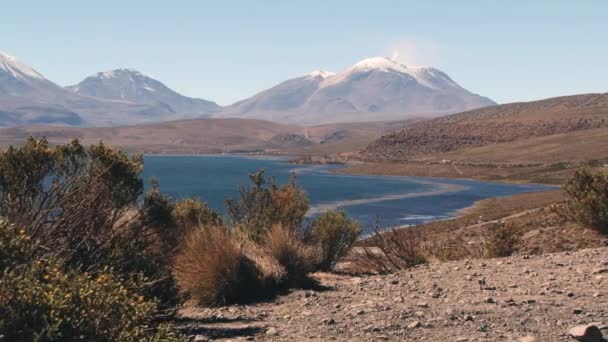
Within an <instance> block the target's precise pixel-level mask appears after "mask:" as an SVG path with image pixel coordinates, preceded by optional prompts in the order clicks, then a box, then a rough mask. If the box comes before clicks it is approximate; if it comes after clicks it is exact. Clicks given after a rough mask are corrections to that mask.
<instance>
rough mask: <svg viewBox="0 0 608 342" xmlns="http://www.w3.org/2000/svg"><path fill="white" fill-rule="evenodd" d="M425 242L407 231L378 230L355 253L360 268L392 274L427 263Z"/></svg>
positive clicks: (414, 233) (417, 235)
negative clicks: (424, 249) (424, 252)
mask: <svg viewBox="0 0 608 342" xmlns="http://www.w3.org/2000/svg"><path fill="white" fill-rule="evenodd" d="M422 250H423V240H422V239H421V237H420V235H419V234H418V233H416V232H413V231H410V230H407V229H391V230H387V231H379V230H377V231H376V232H375V233H374V234H373V235H372V236H370V237H369V238H367V239H366V240H365V241H364V242H363V246H361V247H360V248H358V249H357V253H355V263H356V264H357V266H358V268H360V269H364V270H369V271H372V272H375V273H381V274H382V273H391V272H394V271H398V270H403V269H408V268H410V267H413V266H416V265H419V264H423V263H426V262H427V260H426V258H425V257H424V255H423V252H422Z"/></svg>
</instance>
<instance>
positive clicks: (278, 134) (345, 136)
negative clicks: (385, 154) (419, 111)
mask: <svg viewBox="0 0 608 342" xmlns="http://www.w3.org/2000/svg"><path fill="white" fill-rule="evenodd" d="M406 124H407V122H374V123H343V124H329V125H321V126H312V127H307V126H296V125H285V124H278V123H274V122H269V121H263V120H253V119H196V120H182V121H172V122H165V123H158V124H146V125H138V126H121V127H103V128H80V127H58V126H26V127H17V128H5V129H0V146H7V145H11V144H21V143H23V142H24V141H25V140H26V139H27V138H28V137H29V136H36V137H42V136H44V137H47V139H48V140H49V142H51V143H65V142H66V141H68V140H69V139H72V138H79V139H80V140H81V141H82V142H83V143H85V144H90V143H97V142H99V141H100V140H102V141H103V142H105V143H106V144H108V145H112V146H115V147H118V148H121V149H125V150H129V151H138V152H149V153H223V152H251V151H267V152H272V151H276V152H289V153H292V152H295V153H298V152H306V151H308V150H314V151H324V150H327V151H332V152H340V151H342V150H343V149H347V150H349V151H352V150H353V149H351V148H352V147H353V146H356V147H357V148H363V147H364V146H365V145H367V144H369V143H370V142H371V141H373V140H374V139H377V138H378V137H380V136H381V135H382V134H386V133H387V132H389V131H393V130H396V129H401V128H402V127H404V126H405V125H406Z"/></svg>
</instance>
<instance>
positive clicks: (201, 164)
mask: <svg viewBox="0 0 608 342" xmlns="http://www.w3.org/2000/svg"><path fill="white" fill-rule="evenodd" d="M144 161H145V171H144V179H145V180H146V186H148V184H149V179H150V178H152V177H156V178H158V179H159V181H160V189H161V191H162V192H163V193H164V194H167V195H169V196H171V197H173V198H185V197H196V198H199V199H201V200H204V201H205V202H207V203H208V204H209V206H211V207H212V208H214V209H216V210H218V211H220V212H223V211H224V201H225V199H226V198H227V197H236V196H237V195H238V187H239V186H240V185H244V186H249V185H250V183H249V178H248V175H249V174H250V173H253V172H256V171H258V170H260V169H264V170H265V172H266V175H267V176H269V177H274V178H275V179H276V180H277V181H278V182H280V183H283V182H286V181H288V179H289V177H290V175H291V174H292V173H295V174H296V175H297V184H298V185H299V186H300V187H301V188H302V189H303V190H304V191H305V192H306V193H307V194H308V196H309V199H310V204H311V212H310V215H311V216H314V215H315V214H317V213H320V212H323V211H324V210H327V209H341V210H344V211H346V212H347V213H348V214H349V216H351V217H353V218H355V219H357V220H359V221H360V222H361V223H362V224H363V225H364V227H367V228H368V229H371V228H372V227H373V226H374V224H375V223H376V222H379V223H380V224H381V225H382V226H385V227H394V226H404V225H412V224H419V223H424V222H428V221H432V220H438V219H445V218H449V217H451V216H453V215H454V214H455V213H456V212H457V211H458V210H461V209H463V208H466V207H469V206H471V205H472V204H473V203H475V202H476V201H479V200H482V199H485V198H489V197H500V196H508V195H513V194H518V193H523V192H530V191H542V190H547V189H551V188H552V187H551V186H545V185H536V184H533V185H519V184H505V183H491V182H478V181H472V180H454V179H442V178H421V177H388V176H387V177H385V176H358V175H342V174H337V173H333V172H331V171H332V169H335V168H336V167H337V166H327V165H323V166H310V165H291V164H288V163H287V162H286V161H285V160H284V159H277V158H256V157H241V156H157V155H147V156H145V157H144Z"/></svg>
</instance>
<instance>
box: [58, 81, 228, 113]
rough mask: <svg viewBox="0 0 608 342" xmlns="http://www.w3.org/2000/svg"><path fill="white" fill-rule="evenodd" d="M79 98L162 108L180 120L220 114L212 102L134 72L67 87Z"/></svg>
mask: <svg viewBox="0 0 608 342" xmlns="http://www.w3.org/2000/svg"><path fill="white" fill-rule="evenodd" d="M66 88H67V89H69V90H71V91H73V92H74V93H76V94H79V95H87V96H94V97H97V98H102V99H107V100H118V101H126V102H131V103H139V104H149V105H163V106H165V107H166V108H167V109H168V110H170V111H172V112H174V113H179V114H180V115H181V116H183V117H189V118H195V117H202V116H206V115H208V114H210V113H213V112H217V111H218V110H220V106H218V105H217V104H216V103H215V102H211V101H207V100H202V99H195V98H190V97H186V96H183V95H181V94H178V93H177V92H175V91H173V90H171V89H169V88H168V87H167V86H166V85H164V84H163V83H161V82H159V81H157V80H155V79H153V78H151V77H149V76H146V75H144V74H143V73H141V72H139V71H137V70H135V69H116V70H111V71H106V72H99V73H97V74H95V75H93V76H90V77H87V78H86V79H84V80H83V81H82V82H80V83H78V84H77V85H74V86H69V87H66Z"/></svg>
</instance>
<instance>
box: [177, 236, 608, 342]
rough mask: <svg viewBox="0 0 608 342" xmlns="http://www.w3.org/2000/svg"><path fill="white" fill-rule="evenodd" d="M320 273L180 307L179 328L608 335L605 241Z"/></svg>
mask: <svg viewBox="0 0 608 342" xmlns="http://www.w3.org/2000/svg"><path fill="white" fill-rule="evenodd" d="M316 277H317V279H318V280H319V282H320V285H321V286H322V287H324V288H321V287H319V288H318V289H316V290H295V291H292V292H290V293H288V294H286V295H284V296H279V297H277V298H275V299H274V300H271V301H268V302H263V303H256V304H253V305H247V306H231V307H225V308H217V309H184V310H183V315H184V316H185V317H187V318H184V320H183V322H181V323H180V324H181V325H182V326H183V327H186V328H188V329H189V331H190V333H192V334H193V335H196V340H199V341H204V340H215V339H220V340H221V339H224V340H225V339H230V340H269V341H307V340H312V341H328V340H335V341H382V340H392V341H418V340H420V341H520V340H521V341H569V340H572V339H571V337H569V336H568V332H569V330H570V329H571V328H572V327H574V326H576V325H579V324H589V323H595V324H596V325H597V326H598V327H600V329H603V330H602V331H603V334H604V336H606V335H608V330H606V327H605V326H604V324H606V323H608V247H602V248H594V249H585V250H580V251H576V252H563V253H555V254H544V255H535V256H522V255H518V256H513V257H509V258H501V259H484V260H482V259H476V260H461V261H454V262H442V263H439V262H438V263H431V264H429V265H422V266H419V267H416V268H414V269H412V270H410V271H403V272H400V273H397V274H392V275H385V276H378V275H372V276H348V275H333V274H318V275H316Z"/></svg>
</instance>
